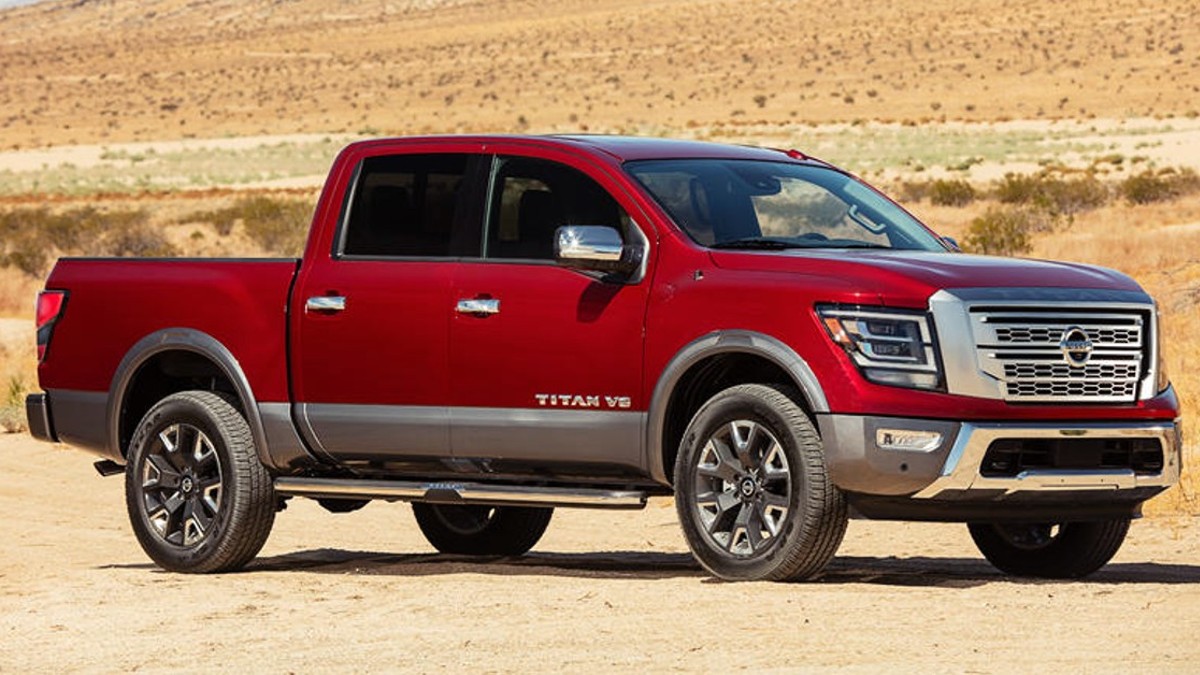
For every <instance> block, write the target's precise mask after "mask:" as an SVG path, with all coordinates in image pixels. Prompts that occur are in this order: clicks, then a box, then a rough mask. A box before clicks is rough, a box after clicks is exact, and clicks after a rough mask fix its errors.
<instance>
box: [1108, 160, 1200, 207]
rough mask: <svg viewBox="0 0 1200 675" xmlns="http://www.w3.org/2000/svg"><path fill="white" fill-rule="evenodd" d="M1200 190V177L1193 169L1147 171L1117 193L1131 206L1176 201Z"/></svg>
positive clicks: (1134, 177) (1123, 184)
mask: <svg viewBox="0 0 1200 675" xmlns="http://www.w3.org/2000/svg"><path fill="white" fill-rule="evenodd" d="M1197 190H1200V176H1197V175H1196V172H1195V171H1193V170H1191V169H1172V168H1167V169H1160V170H1158V171H1155V170H1154V169H1147V170H1145V171H1143V172H1141V173H1138V174H1134V175H1132V176H1130V177H1128V178H1126V179H1125V180H1123V181H1121V184H1120V185H1119V186H1118V187H1117V191H1118V192H1119V193H1120V194H1121V196H1122V197H1124V198H1125V199H1126V201H1128V202H1129V203H1130V204H1150V203H1152V202H1161V201H1167V200H1169V199H1176V198H1178V197H1182V196H1183V195H1186V194H1190V193H1192V192H1196V191H1197Z"/></svg>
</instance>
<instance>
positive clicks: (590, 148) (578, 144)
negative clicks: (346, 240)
mask: <svg viewBox="0 0 1200 675" xmlns="http://www.w3.org/2000/svg"><path fill="white" fill-rule="evenodd" d="M427 143H428V144H434V143H529V144H534V145H542V146H547V147H559V148H570V149H573V150H576V151H583V152H587V153H589V154H604V155H607V156H608V157H610V158H612V159H614V160H616V161H617V162H621V163H623V162H630V161H636V160H644V159H756V160H763V161H773V162H778V161H804V162H815V163H819V164H822V165H825V164H826V163H825V162H823V161H821V160H818V159H816V158H814V157H810V156H808V155H806V154H804V153H802V152H800V151H797V150H790V151H789V150H777V149H771V148H762V147H754V146H748V145H732V144H728V143H712V142H708V141H692V140H679V139H673V138H653V137H646V136H616V135H606V134H554V135H545V136H536V135H518V134H513V135H506V134H487V135H470V136H466V135H464V136H456V135H438V136H407V137H397V138H377V139H369V140H363V141H356V142H355V143H352V144H351V145H352V146H360V147H373V146H379V145H410V144H427Z"/></svg>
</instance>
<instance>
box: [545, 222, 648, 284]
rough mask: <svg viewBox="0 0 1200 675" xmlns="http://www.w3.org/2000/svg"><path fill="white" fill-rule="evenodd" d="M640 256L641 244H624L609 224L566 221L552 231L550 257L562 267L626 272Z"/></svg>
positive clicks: (631, 269)
mask: <svg viewBox="0 0 1200 675" xmlns="http://www.w3.org/2000/svg"><path fill="white" fill-rule="evenodd" d="M641 258H642V250H641V248H639V247H636V246H626V245H625V242H623V241H622V240H621V233H620V232H618V231H617V230H615V229H614V228H611V227H606V226H603V225H567V226H565V227H560V228H558V230H557V231H556V232H555V233H554V259H555V260H556V261H557V262H558V264H560V265H562V266H564V267H571V268H574V269H582V270H593V271H597V272H611V273H617V274H623V275H629V274H632V273H633V272H635V271H637V269H638V268H639V267H640V266H641V262H642V260H641Z"/></svg>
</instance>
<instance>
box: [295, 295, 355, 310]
mask: <svg viewBox="0 0 1200 675" xmlns="http://www.w3.org/2000/svg"><path fill="white" fill-rule="evenodd" d="M345 309H346V296H344V295H314V296H313V297H311V298H309V299H308V301H307V302H305V303H304V310H305V311H306V312H341V311H343V310H345Z"/></svg>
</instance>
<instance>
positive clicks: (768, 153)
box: [542, 135, 786, 162]
mask: <svg viewBox="0 0 1200 675" xmlns="http://www.w3.org/2000/svg"><path fill="white" fill-rule="evenodd" d="M542 138H547V139H555V140H561V141H566V142H568V143H571V144H574V145H578V146H586V147H590V148H593V149H596V150H600V151H602V152H605V153H608V154H609V155H612V156H613V157H615V158H616V159H618V160H620V161H622V162H625V161H632V160H637V159H689V158H698V157H704V158H719V159H763V160H774V161H779V160H781V159H784V158H785V157H786V155H784V154H783V153H781V152H780V151H778V150H772V149H768V148H758V147H751V146H748V145H731V144H728V143H709V142H706V141H688V140H681V139H675V138H653V137H646V136H605V135H563V136H545V137H542Z"/></svg>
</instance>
